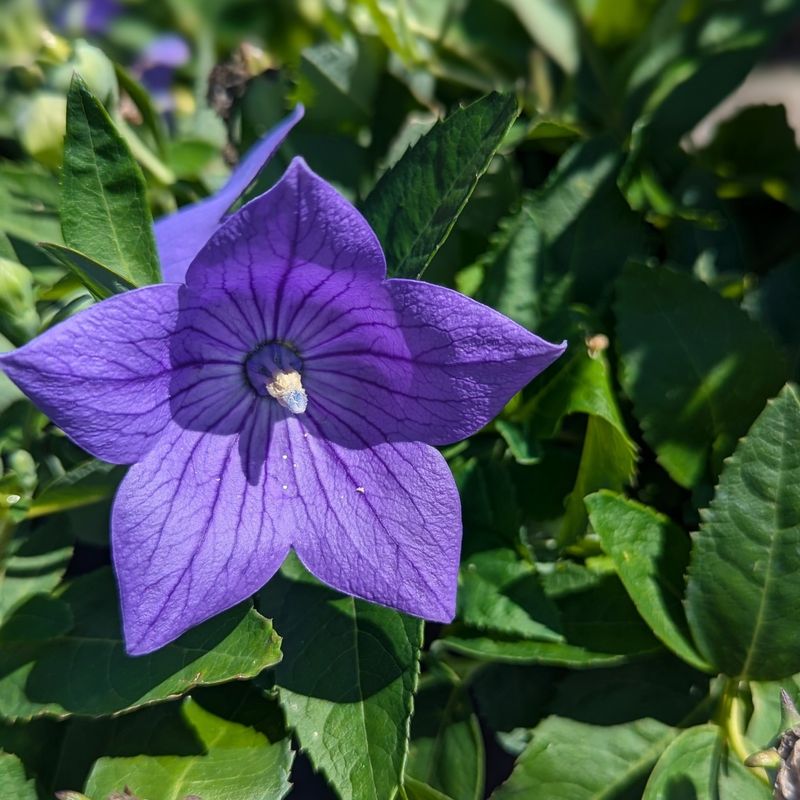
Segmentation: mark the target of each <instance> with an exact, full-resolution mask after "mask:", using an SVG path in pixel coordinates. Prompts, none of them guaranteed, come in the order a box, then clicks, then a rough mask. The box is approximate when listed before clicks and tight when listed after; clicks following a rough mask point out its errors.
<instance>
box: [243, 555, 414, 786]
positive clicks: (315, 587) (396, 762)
mask: <svg viewBox="0 0 800 800" xmlns="http://www.w3.org/2000/svg"><path fill="white" fill-rule="evenodd" d="M258 607H259V608H260V609H261V610H262V611H263V612H264V613H265V614H269V615H270V616H271V617H274V619H275V624H276V625H277V626H278V628H279V629H280V630H281V631H282V634H283V636H284V648H283V660H282V661H281V663H280V664H279V665H278V666H277V668H276V670H275V681H276V684H277V686H278V688H279V691H280V694H279V697H280V701H281V705H282V706H283V709H284V711H285V712H286V720H287V723H288V725H289V726H290V727H292V728H293V729H294V731H295V733H296V735H297V738H298V740H299V741H300V745H301V747H302V749H303V751H305V752H306V753H307V754H308V756H309V758H310V759H311V763H312V764H313V765H314V767H315V768H316V769H317V770H319V771H320V772H322V773H323V774H324V775H325V777H326V778H327V780H328V782H329V783H330V784H331V786H333V788H334V789H335V790H336V792H337V794H338V795H339V797H341V798H342V800H384V799H385V800H389V799H390V798H391V797H393V795H394V794H395V792H396V791H397V789H398V786H399V785H400V782H401V779H402V770H403V762H404V760H405V756H406V748H407V739H408V725H409V718H410V716H411V708H412V697H413V691H414V687H415V686H416V682H417V672H418V658H419V648H420V645H421V641H422V624H421V622H420V621H419V620H417V619H412V618H411V617H406V616H405V615H403V614H399V613H397V612H396V611H392V610H391V609H388V608H384V607H382V606H378V605H374V604H372V603H367V602H365V601H362V600H356V599H354V598H352V597H346V596H343V595H340V594H338V593H337V592H334V591H333V590H331V589H328V588H327V587H325V586H322V585H320V584H319V583H317V582H316V581H315V580H314V578H312V577H311V576H310V575H309V574H308V573H306V572H305V570H303V568H302V567H301V566H300V564H299V562H298V561H297V560H296V559H289V560H288V561H287V562H286V563H285V564H284V566H283V569H282V571H281V572H280V573H279V574H278V575H276V576H275V577H274V578H273V579H272V580H271V581H270V582H269V583H268V584H267V586H266V587H265V588H264V589H262V591H261V592H260V594H259V600H258Z"/></svg>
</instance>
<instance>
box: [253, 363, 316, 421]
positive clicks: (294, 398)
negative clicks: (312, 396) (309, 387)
mask: <svg viewBox="0 0 800 800" xmlns="http://www.w3.org/2000/svg"><path fill="white" fill-rule="evenodd" d="M264 388H265V389H266V390H267V394H268V395H269V396H270V397H274V398H275V399H276V400H277V401H278V403H279V404H280V405H282V406H283V407H284V408H288V409H289V411H291V412H292V414H302V413H303V412H304V411H305V410H306V408H307V407H308V396H307V395H306V390H305V389H304V388H303V382H302V379H301V377H300V373H299V372H298V371H297V370H295V369H290V370H282V369H277V370H275V372H273V373H272V380H269V381H267V383H266V384H265V386H264Z"/></svg>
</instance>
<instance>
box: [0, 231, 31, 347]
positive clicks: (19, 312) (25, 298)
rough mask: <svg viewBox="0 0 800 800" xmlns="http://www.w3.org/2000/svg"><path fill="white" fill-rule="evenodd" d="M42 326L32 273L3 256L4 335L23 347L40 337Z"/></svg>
mask: <svg viewBox="0 0 800 800" xmlns="http://www.w3.org/2000/svg"><path fill="white" fill-rule="evenodd" d="M0 236H3V234H0ZM3 238H5V240H6V242H7V241H8V239H7V238H6V237H5V236H3ZM11 252H12V253H13V249H12V251H11ZM39 325H40V321H39V314H38V313H37V312H36V297H35V294H34V281H33V275H32V274H31V271H30V270H29V269H27V268H25V267H23V266H22V264H18V263H17V262H16V259H14V260H12V259H11V258H5V257H3V256H0V335H2V336H5V337H7V338H8V339H9V340H10V341H12V342H13V343H14V344H16V345H17V346H18V347H19V346H20V345H23V344H25V342H27V341H28V340H29V339H32V338H33V337H34V336H35V335H36V334H37V333H38V330H39Z"/></svg>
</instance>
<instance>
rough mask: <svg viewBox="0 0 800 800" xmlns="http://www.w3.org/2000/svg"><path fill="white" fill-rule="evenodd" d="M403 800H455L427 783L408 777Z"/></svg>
mask: <svg viewBox="0 0 800 800" xmlns="http://www.w3.org/2000/svg"><path fill="white" fill-rule="evenodd" d="M400 798H401V800H453V798H451V797H448V796H447V795H446V794H442V793H441V792H440V791H438V790H436V789H434V788H433V787H432V786H428V784H427V783H423V782H422V781H418V780H415V779H414V778H411V777H409V776H406V777H405V779H404V780H403V788H402V790H401V794H400Z"/></svg>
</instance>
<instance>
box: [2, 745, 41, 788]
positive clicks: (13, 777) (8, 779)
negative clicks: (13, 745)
mask: <svg viewBox="0 0 800 800" xmlns="http://www.w3.org/2000/svg"><path fill="white" fill-rule="evenodd" d="M0 797H3V798H8V800H36V786H35V784H34V782H33V781H32V780H29V779H28V778H27V777H26V775H25V767H24V766H23V764H22V762H21V761H20V760H19V758H17V756H15V755H12V754H11V753H4V752H2V751H0Z"/></svg>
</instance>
